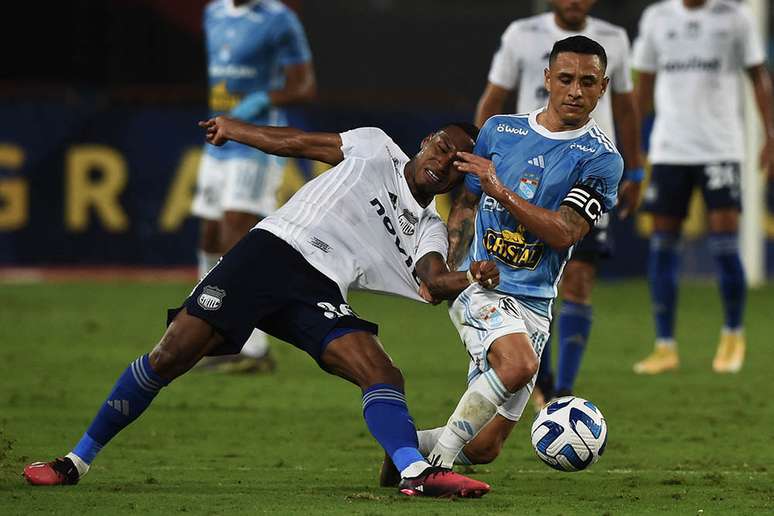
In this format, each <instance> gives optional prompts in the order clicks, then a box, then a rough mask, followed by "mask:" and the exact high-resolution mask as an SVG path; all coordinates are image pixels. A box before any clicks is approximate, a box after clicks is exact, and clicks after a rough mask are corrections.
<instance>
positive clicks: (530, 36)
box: [451, 0, 643, 407]
mask: <svg viewBox="0 0 774 516" xmlns="http://www.w3.org/2000/svg"><path fill="white" fill-rule="evenodd" d="M595 3H596V1H595V0H552V1H551V5H552V11H551V12H547V13H544V14H539V15H537V16H532V17H530V18H524V19H520V20H516V21H514V22H513V23H511V24H510V25H509V26H508V28H507V29H506V30H505V33H503V36H502V41H501V44H500V48H499V49H498V51H497V52H496V53H495V55H494V58H493V59H492V66H491V68H490V70H489V81H488V84H487V86H486V89H485V90H484V93H483V94H482V96H481V99H480V100H479V102H478V107H477V109H476V119H475V123H476V125H478V126H481V125H482V124H483V123H484V122H485V121H486V120H487V119H489V117H491V116H492V115H496V114H499V113H505V112H508V110H509V106H507V105H506V103H507V101H508V98H509V97H510V96H511V94H513V93H514V92H515V94H516V113H524V112H528V111H533V110H535V109H538V108H541V107H543V106H545V105H546V102H547V100H548V92H547V91H546V89H545V87H544V85H543V70H544V69H545V68H546V66H548V55H549V53H550V51H551V47H552V46H553V44H554V43H555V42H556V41H558V40H560V39H563V38H566V37H568V36H572V35H576V34H582V35H585V36H588V37H590V38H591V39H593V40H595V41H597V42H599V43H600V44H601V45H602V46H603V47H604V49H605V52H606V53H607V59H608V64H607V75H608V77H610V88H609V91H608V92H607V94H606V95H605V96H604V97H602V98H601V99H600V101H599V103H598V104H597V107H596V109H594V111H593V112H592V113H591V116H592V118H594V121H596V123H597V125H599V127H600V128H601V129H602V131H603V132H604V133H605V135H607V137H609V138H610V139H611V140H612V141H613V142H615V141H616V133H617V134H618V136H619V138H618V140H619V143H620V149H621V154H622V155H623V158H624V163H625V165H626V169H625V171H624V179H623V183H622V184H621V187H620V196H621V199H622V205H621V206H619V212H618V213H619V216H620V217H621V218H624V217H626V216H627V215H628V214H629V213H631V212H632V211H633V210H635V209H636V208H637V205H638V204H639V197H640V183H641V181H642V178H643V169H642V160H641V157H640V124H639V119H638V117H637V112H636V109H635V106H636V105H635V101H634V93H633V85H632V80H631V70H630V65H629V60H630V56H629V53H630V52H629V38H628V36H627V35H626V30H625V29H623V28H622V27H618V26H616V25H613V24H610V23H608V22H606V21H603V20H600V19H597V18H594V17H592V16H589V15H588V13H589V10H590V9H591V8H592V7H593V5H594V4H595ZM614 122H615V123H614ZM608 224H609V217H608V215H607V214H605V215H604V216H603V217H602V218H601V219H600V221H599V222H598V223H597V225H596V226H595V227H594V228H592V230H591V232H590V233H589V234H588V235H587V236H586V238H584V239H583V241H582V242H581V243H580V244H578V246H576V249H575V251H574V252H573V255H572V259H571V260H570V261H569V262H568V264H567V267H566V268H565V271H564V274H563V276H562V284H561V286H560V292H561V297H562V300H563V303H562V306H561V309H560V310H559V317H558V325H557V330H558V336H559V341H558V342H559V350H558V351H559V353H558V360H557V370H556V380H555V381H554V375H553V373H552V369H551V345H550V342H547V343H546V346H545V348H544V350H543V356H542V358H541V362H540V371H539V373H538V379H537V383H536V387H535V392H534V401H535V404H536V406H538V407H542V405H543V404H544V403H545V401H547V400H548V399H550V398H552V397H553V396H554V394H556V395H558V396H567V395H569V394H571V393H572V390H573V388H574V385H575V379H576V377H577V374H578V371H579V369H580V365H581V360H582V358H583V353H584V351H585V349H586V344H587V341H588V338H589V335H590V333H591V326H592V324H591V323H592V290H593V287H594V283H595V279H596V275H597V268H598V265H599V262H600V260H601V259H603V258H607V257H609V256H610V255H611V253H612V241H611V236H610V235H609V234H608V229H609V228H608ZM451 236H452V238H456V235H454V234H452V235H451ZM460 251H461V252H464V251H465V249H462V248H460ZM459 258H460V257H457V260H458V261H459Z"/></svg>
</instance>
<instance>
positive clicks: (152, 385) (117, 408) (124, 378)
mask: <svg viewBox="0 0 774 516" xmlns="http://www.w3.org/2000/svg"><path fill="white" fill-rule="evenodd" d="M168 383H169V382H167V381H166V380H164V379H162V378H161V377H159V376H158V375H157V374H156V373H155V372H154V371H153V369H151V366H150V362H149V361H148V355H143V356H141V357H140V358H138V359H137V360H135V361H134V362H132V363H131V364H130V365H129V367H127V368H126V370H125V371H124V373H123V374H122V375H121V376H120V378H118V381H117V382H116V384H115V386H114V387H113V390H112V391H111V392H110V394H109V395H108V397H107V399H106V400H105V403H103V404H102V407H101V408H100V409H99V412H97V416H96V417H95V418H94V420H93V421H92V422H91V425H90V426H89V428H88V429H87V430H86V433H85V434H83V437H81V440H80V441H78V444H77V445H76V446H75V448H73V453H74V454H75V455H77V456H78V457H80V458H81V459H82V460H83V461H84V462H85V463H86V464H91V462H92V461H93V460H94V457H96V456H97V454H98V453H99V451H100V450H101V449H102V447H103V446H105V445H106V444H107V443H108V441H110V439H112V438H113V437H114V436H115V435H116V434H117V433H118V432H120V431H121V430H123V429H124V428H125V427H126V426H127V425H129V423H131V422H132V421H134V420H135V419H137V418H138V417H139V416H140V414H142V413H143V412H144V411H145V409H146V408H148V405H150V403H151V401H153V398H155V397H156V394H158V392H159V391H160V390H161V388H162V387H164V386H166V385H167V384H168Z"/></svg>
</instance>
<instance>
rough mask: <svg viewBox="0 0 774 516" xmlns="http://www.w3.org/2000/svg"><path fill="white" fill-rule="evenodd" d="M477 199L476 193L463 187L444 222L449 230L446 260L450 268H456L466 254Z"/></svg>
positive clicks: (471, 235)
mask: <svg viewBox="0 0 774 516" xmlns="http://www.w3.org/2000/svg"><path fill="white" fill-rule="evenodd" d="M478 201H479V196H478V195H476V194H474V193H473V192H471V191H469V190H467V189H466V188H464V187H463V188H462V191H461V192H460V194H459V195H458V196H457V197H456V198H455V199H454V203H453V204H452V208H451V211H450V212H449V221H448V222H447V224H446V226H447V228H448V232H449V256H448V257H447V259H446V262H447V263H448V264H449V269H451V270H457V268H458V267H459V265H460V264H461V263H462V261H463V260H464V259H465V256H466V255H467V254H468V248H469V247H470V241H471V240H473V233H474V232H475V227H474V226H475V223H476V210H477V209H478Z"/></svg>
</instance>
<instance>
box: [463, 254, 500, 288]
mask: <svg viewBox="0 0 774 516" xmlns="http://www.w3.org/2000/svg"><path fill="white" fill-rule="evenodd" d="M470 274H471V276H473V278H474V279H475V280H476V281H477V282H478V284H479V285H481V286H482V287H484V288H488V289H492V288H495V287H497V285H499V284H500V269H498V268H497V264H496V263H495V262H494V261H492V260H485V261H479V262H471V263H470Z"/></svg>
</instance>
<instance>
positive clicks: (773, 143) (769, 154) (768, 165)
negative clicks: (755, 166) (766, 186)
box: [760, 138, 774, 181]
mask: <svg viewBox="0 0 774 516" xmlns="http://www.w3.org/2000/svg"><path fill="white" fill-rule="evenodd" d="M760 167H761V168H762V169H763V170H765V171H766V174H767V175H768V176H769V180H770V181H774V138H768V139H767V140H766V143H764V144H763V148H762V149H761V158H760Z"/></svg>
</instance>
